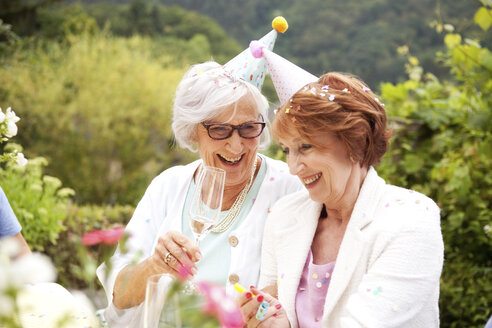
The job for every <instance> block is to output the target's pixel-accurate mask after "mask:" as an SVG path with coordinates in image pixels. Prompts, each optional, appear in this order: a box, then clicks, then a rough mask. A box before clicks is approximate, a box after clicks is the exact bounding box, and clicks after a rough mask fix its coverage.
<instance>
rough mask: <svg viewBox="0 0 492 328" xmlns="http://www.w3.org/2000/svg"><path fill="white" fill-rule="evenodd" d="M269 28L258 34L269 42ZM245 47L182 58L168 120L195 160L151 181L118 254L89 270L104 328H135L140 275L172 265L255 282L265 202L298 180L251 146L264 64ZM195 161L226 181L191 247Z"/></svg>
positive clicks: (229, 284) (259, 125) (262, 121)
mask: <svg viewBox="0 0 492 328" xmlns="http://www.w3.org/2000/svg"><path fill="white" fill-rule="evenodd" d="M274 27H275V26H274ZM276 32H277V31H276V30H272V31H271V32H270V33H269V34H267V35H266V36H265V37H264V38H262V39H261V40H260V41H262V42H264V43H265V44H266V45H267V46H270V47H273V42H272V38H273V40H274V37H275V36H276ZM248 51H249V50H245V51H243V53H241V54H240V55H238V56H236V57H235V58H234V59H232V60H231V61H230V62H229V63H227V64H226V65H224V66H221V65H219V64H217V63H215V62H206V63H203V64H198V65H194V66H192V67H191V68H190V69H189V71H188V72H187V73H186V74H185V76H184V77H183V79H182V81H181V82H180V84H179V86H178V88H177V91H176V95H175V100H174V108H173V110H174V117H173V123H172V128H173V131H174V134H175V137H176V140H177V142H178V144H179V145H180V146H182V147H184V148H187V149H189V150H191V151H198V153H199V155H200V159H199V160H197V161H195V162H193V163H190V164H188V165H185V166H175V167H172V168H169V169H167V170H165V171H164V172H162V173H161V174H160V175H159V176H157V177H156V178H155V179H154V180H153V181H152V183H151V184H150V186H149V187H148V189H147V191H146V192H145V195H144V196H143V198H142V200H141V201H140V202H139V204H138V206H137V208H136V210H135V213H134V215H133V217H132V219H131V220H130V222H129V223H128V225H127V227H126V231H127V232H128V233H129V234H130V237H129V239H128V241H127V243H126V245H125V246H126V248H127V249H128V252H127V253H125V254H123V252H121V251H120V250H117V251H116V253H115V255H114V256H113V258H112V265H113V270H112V272H110V273H109V274H104V266H101V267H100V268H99V269H98V276H99V278H100V280H101V281H102V283H103V285H104V288H105V290H106V293H107V295H108V301H109V303H110V306H109V307H108V308H107V309H106V311H105V317H106V320H107V321H108V323H109V325H110V326H111V327H118V326H122V327H123V326H124V327H131V326H138V319H137V317H138V315H137V313H136V312H139V311H140V310H141V307H142V305H141V304H142V302H143V300H144V298H145V286H146V280H147V278H148V277H150V276H151V275H154V274H158V273H169V274H173V275H178V274H179V270H180V267H181V266H182V265H184V266H186V267H188V268H190V271H191V273H192V274H193V276H194V277H195V278H196V279H199V280H207V281H210V282H215V283H218V284H221V285H223V286H224V287H225V288H226V291H227V292H228V293H233V290H234V289H233V286H234V284H235V283H241V284H243V285H245V286H250V285H256V284H257V283H258V278H259V269H260V260H259V259H260V255H261V241H262V237H263V227H264V223H265V219H266V217H267V214H268V212H269V209H270V207H271V206H272V205H273V204H274V203H275V201H276V200H277V199H279V198H280V197H282V196H284V195H286V194H289V193H291V192H294V191H297V190H299V189H300V188H302V185H301V184H300V183H299V182H298V181H297V179H296V178H294V177H293V176H291V175H290V174H289V172H288V168H287V166H286V164H285V163H284V162H281V161H277V160H273V159H270V158H268V157H267V156H264V155H260V154H258V149H259V148H260V147H262V146H263V147H264V146H267V145H268V144H269V142H270V135H269V132H268V130H267V129H264V128H265V126H266V123H267V118H268V115H267V113H268V103H267V101H266V99H265V97H264V96H263V95H262V94H261V92H260V90H259V88H261V84H262V83H263V79H264V75H265V74H264V72H263V71H258V68H260V69H263V68H264V65H263V63H262V62H261V61H260V60H259V59H252V61H253V63H251V58H252V57H251V58H250V57H248V56H251V55H250V54H249V53H248ZM245 62H247V63H250V64H249V65H245ZM246 66H248V69H249V71H248V70H246V71H245V70H244V68H245V67H246ZM251 69H253V71H251ZM255 70H256V71H255ZM202 165H206V166H213V167H218V168H221V169H223V170H225V171H226V181H225V190H224V199H223V205H222V216H221V217H222V220H221V221H220V222H219V223H218V224H217V225H216V226H215V227H214V228H213V229H212V231H211V233H210V234H209V235H208V236H207V238H205V239H204V240H203V241H202V242H201V243H200V248H198V247H197V246H196V245H195V244H194V242H193V241H192V232H191V229H190V227H189V224H188V209H189V207H190V198H191V195H192V192H193V189H194V187H195V184H194V180H195V178H196V174H197V172H198V170H199V168H200V166H202ZM138 254H140V257H139V259H138V260H137V263H135V264H134V263H133V261H135V258H136V257H137V255H138Z"/></svg>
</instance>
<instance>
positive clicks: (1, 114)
mask: <svg viewBox="0 0 492 328" xmlns="http://www.w3.org/2000/svg"><path fill="white" fill-rule="evenodd" d="M3 121H5V114H4V113H3V112H2V108H1V107H0V123H3Z"/></svg>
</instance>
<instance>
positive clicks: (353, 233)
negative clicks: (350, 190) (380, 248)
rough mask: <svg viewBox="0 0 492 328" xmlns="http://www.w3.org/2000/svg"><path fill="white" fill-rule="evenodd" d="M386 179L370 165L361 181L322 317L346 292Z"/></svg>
mask: <svg viewBox="0 0 492 328" xmlns="http://www.w3.org/2000/svg"><path fill="white" fill-rule="evenodd" d="M384 185H385V182H384V180H383V179H381V178H380V177H379V176H378V175H377V173H376V171H375V170H374V168H372V167H371V168H370V169H369V172H368V173H367V176H366V179H365V180H364V183H363V185H362V188H361V190H360V193H359V197H358V199H357V202H356V203H355V206H354V210H353V211H352V216H351V217H350V221H349V223H348V225H347V230H346V232H345V235H344V237H343V240H342V244H341V245H340V250H339V252H338V256H337V263H336V265H335V270H334V271H333V275H332V278H331V281H330V286H329V287H328V293H327V295H326V301H325V306H324V311H323V313H324V314H323V317H324V319H326V318H327V317H328V316H329V315H330V314H331V312H332V311H333V309H334V307H335V305H336V304H337V303H338V301H339V299H340V297H341V296H342V295H343V293H344V292H345V290H346V288H347V286H348V284H349V282H350V279H351V278H352V275H353V273H354V270H355V268H356V267H357V266H358V265H359V260H360V257H361V255H362V253H363V250H364V248H365V247H366V245H365V242H364V238H363V236H364V233H363V229H364V227H366V226H367V225H368V224H370V223H371V222H372V220H373V217H374V212H375V210H376V206H377V203H378V200H379V199H380V197H381V194H382V192H383V187H384Z"/></svg>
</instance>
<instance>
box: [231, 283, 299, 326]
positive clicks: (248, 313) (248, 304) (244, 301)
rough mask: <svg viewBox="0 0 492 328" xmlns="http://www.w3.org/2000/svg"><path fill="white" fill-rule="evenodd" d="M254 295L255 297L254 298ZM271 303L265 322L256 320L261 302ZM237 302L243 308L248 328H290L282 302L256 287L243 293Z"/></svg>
mask: <svg viewBox="0 0 492 328" xmlns="http://www.w3.org/2000/svg"><path fill="white" fill-rule="evenodd" d="M253 294H254V295H255V296H253ZM263 301H266V302H268V303H269V307H268V311H267V313H266V314H265V316H264V318H263V320H261V321H260V320H258V319H256V313H257V312H258V307H259V306H260V304H261V302H263ZM236 302H237V303H238V304H239V306H240V307H241V312H242V314H243V320H244V322H246V324H247V327H248V328H253V327H269V328H288V327H290V323H289V320H288V319H287V314H286V313H285V310H284V308H283V307H282V305H281V304H280V302H279V301H278V300H277V299H276V298H275V297H273V296H271V295H270V294H268V293H264V292H262V291H260V290H258V289H256V288H254V287H252V288H251V289H250V290H249V291H246V292H243V293H241V294H240V295H239V296H238V297H237V298H236Z"/></svg>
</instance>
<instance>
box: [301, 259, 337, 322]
mask: <svg viewBox="0 0 492 328" xmlns="http://www.w3.org/2000/svg"><path fill="white" fill-rule="evenodd" d="M334 268H335V262H330V263H327V264H321V265H317V264H314V263H313V253H312V252H311V251H309V255H308V258H307V259H306V264H304V270H303V271H302V276H301V281H300V282H299V288H298V290H297V295H296V314H297V322H298V324H299V328H318V327H319V328H321V318H322V317H323V307H324V306H325V299H326V292H327V291H328V286H329V285H330V280H331V274H332V273H333V269H334Z"/></svg>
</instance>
